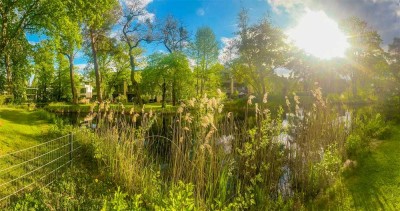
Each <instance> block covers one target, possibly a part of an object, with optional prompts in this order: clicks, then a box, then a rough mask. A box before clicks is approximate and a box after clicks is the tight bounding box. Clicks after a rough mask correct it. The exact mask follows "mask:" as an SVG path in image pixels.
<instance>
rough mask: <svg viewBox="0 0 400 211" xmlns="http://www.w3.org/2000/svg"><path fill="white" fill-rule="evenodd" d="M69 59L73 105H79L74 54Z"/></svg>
mask: <svg viewBox="0 0 400 211" xmlns="http://www.w3.org/2000/svg"><path fill="white" fill-rule="evenodd" d="M68 58H69V76H70V78H71V91H72V103H73V104H78V91H77V90H76V86H75V76H74V75H75V74H74V55H73V53H72V54H70V55H69V56H68ZM60 80H61V79H60ZM96 84H97V83H96Z"/></svg>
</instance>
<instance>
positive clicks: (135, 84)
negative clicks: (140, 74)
mask: <svg viewBox="0 0 400 211" xmlns="http://www.w3.org/2000/svg"><path fill="white" fill-rule="evenodd" d="M129 62H130V65H131V81H132V86H133V92H134V94H135V98H136V103H138V104H139V105H140V106H142V105H143V101H142V98H141V97H140V87H139V83H138V82H137V81H136V79H135V58H134V57H133V55H132V48H130V49H129Z"/></svg>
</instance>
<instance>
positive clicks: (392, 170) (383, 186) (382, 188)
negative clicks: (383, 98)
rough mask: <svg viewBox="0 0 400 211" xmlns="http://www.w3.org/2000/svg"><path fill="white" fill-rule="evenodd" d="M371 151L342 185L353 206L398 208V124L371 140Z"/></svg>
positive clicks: (370, 208)
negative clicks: (386, 134) (383, 137)
mask: <svg viewBox="0 0 400 211" xmlns="http://www.w3.org/2000/svg"><path fill="white" fill-rule="evenodd" d="M371 151H372V152H371V154H370V155H369V156H368V157H366V158H365V159H364V160H363V161H362V164H361V165H360V167H359V168H358V169H356V170H355V172H354V174H353V175H352V176H350V177H348V178H346V186H347V187H348V190H349V192H350V194H351V197H352V199H353V201H354V206H355V208H356V209H357V210H360V209H361V210H400V125H397V126H395V127H393V135H392V137H391V138H390V139H389V140H384V141H374V142H372V150H371Z"/></svg>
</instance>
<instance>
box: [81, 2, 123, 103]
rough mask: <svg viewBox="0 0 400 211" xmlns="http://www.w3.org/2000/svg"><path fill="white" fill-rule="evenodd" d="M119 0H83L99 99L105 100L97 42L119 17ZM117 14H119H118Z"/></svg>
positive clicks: (100, 100)
mask: <svg viewBox="0 0 400 211" xmlns="http://www.w3.org/2000/svg"><path fill="white" fill-rule="evenodd" d="M118 6H119V5H118V2H117V1H116V0H93V1H83V2H82V5H80V7H82V8H83V11H85V12H84V14H85V16H84V18H83V19H84V23H85V25H86V36H87V38H88V41H89V43H90V48H91V53H92V62H93V67H94V71H95V77H96V92H97V100H98V101H99V102H102V101H103V97H102V89H101V75H100V70H99V63H98V58H97V57H98V55H97V54H98V47H97V44H98V42H100V40H101V39H103V38H104V37H106V36H107V34H108V33H109V32H110V31H111V28H112V26H113V25H114V24H115V22H116V21H117V18H118V11H119V10H118ZM116 14H117V15H116Z"/></svg>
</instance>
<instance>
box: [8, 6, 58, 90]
mask: <svg viewBox="0 0 400 211" xmlns="http://www.w3.org/2000/svg"><path fill="white" fill-rule="evenodd" d="M59 8H60V1H53V0H18V1H15V0H13V1H11V0H7V1H0V57H1V60H3V63H4V64H3V65H4V69H5V72H6V80H7V84H8V87H9V91H11V92H13V90H12V88H13V84H12V81H13V79H12V72H11V70H12V68H11V65H10V64H11V62H12V61H11V57H13V55H11V53H12V52H13V46H14V45H16V43H20V41H21V40H22V39H24V40H25V41H26V36H25V33H27V32H28V33H35V32H39V31H41V30H42V29H44V28H47V27H48V25H49V23H51V21H52V20H53V19H54V17H55V16H54V15H55V14H56V13H55V11H57V10H58V9H59ZM23 46H24V47H28V45H23ZM25 50H26V51H28V49H25Z"/></svg>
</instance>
